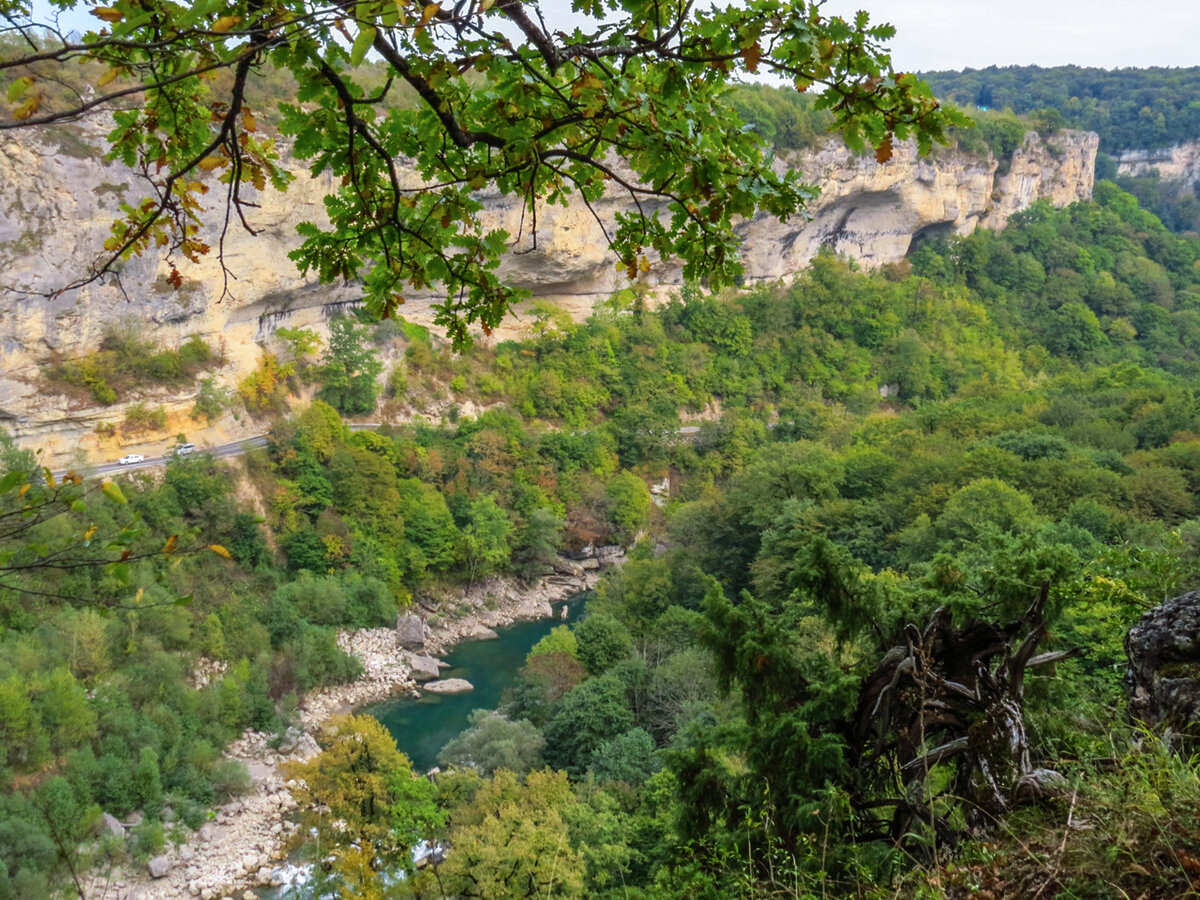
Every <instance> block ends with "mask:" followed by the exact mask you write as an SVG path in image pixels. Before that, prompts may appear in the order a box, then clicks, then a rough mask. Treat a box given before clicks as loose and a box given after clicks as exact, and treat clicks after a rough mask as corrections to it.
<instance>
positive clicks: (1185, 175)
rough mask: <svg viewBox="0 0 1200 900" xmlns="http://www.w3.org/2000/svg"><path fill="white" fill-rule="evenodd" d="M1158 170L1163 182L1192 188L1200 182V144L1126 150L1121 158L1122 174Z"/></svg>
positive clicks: (1140, 173) (1120, 169)
mask: <svg viewBox="0 0 1200 900" xmlns="http://www.w3.org/2000/svg"><path fill="white" fill-rule="evenodd" d="M1151 171H1157V172H1158V174H1159V176H1160V177H1161V178H1162V179H1163V181H1169V182H1176V183H1178V184H1180V185H1182V186H1191V185H1193V184H1196V183H1198V182H1200V141H1191V142H1189V143H1186V144H1176V145H1175V146H1174V147H1162V148H1159V149H1157V150H1126V151H1125V152H1124V153H1122V154H1120V155H1119V156H1118V157H1117V172H1118V173H1120V174H1121V175H1146V174H1148V173H1149V172H1151Z"/></svg>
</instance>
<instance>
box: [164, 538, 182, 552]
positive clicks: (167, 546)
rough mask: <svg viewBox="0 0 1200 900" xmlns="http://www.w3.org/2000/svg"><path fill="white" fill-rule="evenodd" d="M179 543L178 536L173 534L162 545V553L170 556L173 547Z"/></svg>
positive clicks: (173, 550) (173, 549)
mask: <svg viewBox="0 0 1200 900" xmlns="http://www.w3.org/2000/svg"><path fill="white" fill-rule="evenodd" d="M177 543H179V535H176V534H173V535H171V536H170V537H169V538H167V542H166V543H165V544H163V548H162V552H163V553H165V554H167V555H168V556H170V555H171V554H172V553H174V552H175V545H176V544H177Z"/></svg>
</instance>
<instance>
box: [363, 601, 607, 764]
mask: <svg viewBox="0 0 1200 900" xmlns="http://www.w3.org/2000/svg"><path fill="white" fill-rule="evenodd" d="M586 596H587V595H586V594H576V595H575V596H574V597H572V598H571V599H570V600H569V601H567V603H568V607H567V609H568V613H567V620H566V621H568V622H573V621H574V620H575V619H576V618H577V617H578V616H579V614H580V613H581V612H582V611H583V605H584V601H585V599H586ZM561 624H563V620H562V619H558V618H553V619H537V620H535V621H533V622H517V623H515V624H513V625H509V626H508V627H507V628H501V629H498V630H497V633H498V634H499V637H497V638H494V639H492V640H486V641H462V642H460V643H458V644H456V645H455V646H454V648H453V649H452V650H451V651H450V653H449V654H448V655H447V656H446V662H448V663H449V664H450V668H449V669H443V670H442V677H443V678H465V679H467V681H469V682H471V684H473V685H475V690H473V691H468V692H467V693H465V694H440V695H439V694H424V695H422V697H421V698H420V699H419V700H414V699H412V698H411V697H400V698H397V699H395V700H387V701H384V702H383V703H376V704H373V705H371V706H366V707H363V708H362V709H360V710H358V712H360V713H366V714H367V715H371V716H374V717H375V718H377V719H378V720H379V721H380V722H382V723H383V725H384V727H385V728H387V730H388V731H389V732H391V734H392V737H394V738H395V739H396V745H397V746H398V747H399V748H400V749H401V750H402V751H403V752H404V753H406V754H408V756H409V758H410V759H411V760H412V763H413V768H414V769H416V770H417V771H418V772H425V771H428V770H429V769H432V768H433V767H434V766H436V765H437V764H438V763H437V755H438V753H439V752H441V749H442V748H443V747H444V746H446V744H447V743H449V741H450V740H452V739H453V738H455V737H457V736H458V734H459V733H460V732H461V731H462V730H463V729H464V728H466V727H467V724H468V722H467V719H468V717H469V716H470V715H471V711H472V710H476V709H495V708H496V707H497V706H499V705H500V699H501V697H502V696H503V694H504V691H505V689H506V688H508V687H509V685H511V684H512V683H513V679H514V678H515V677H516V674H517V670H518V669H520V668H521V666H522V665H523V664H524V663H525V655H526V654H527V653H528V652H529V649H530V648H531V647H532V646H533V645H534V644H536V643H537V642H538V641H540V640H541V639H542V638H543V637H545V636H546V635H547V634H549V633H550V629H552V628H554V627H555V626H556V625H561Z"/></svg>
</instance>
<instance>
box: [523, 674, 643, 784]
mask: <svg viewBox="0 0 1200 900" xmlns="http://www.w3.org/2000/svg"><path fill="white" fill-rule="evenodd" d="M631 727H633V713H632V712H630V711H629V704H628V702H627V701H626V699H625V688H624V686H623V685H622V684H621V682H620V681H618V680H617V679H616V678H615V677H614V676H612V675H606V676H604V677H603V678H591V679H589V680H587V681H585V682H584V683H583V684H581V685H579V686H578V687H576V688H573V689H572V690H571V691H570V692H568V693H567V694H566V695H565V696H564V697H563V699H562V703H561V705H560V707H559V710H558V712H557V713H556V714H555V715H554V718H552V719H551V720H550V722H549V723H548V724H547V725H546V731H545V734H546V749H545V756H546V762H548V763H549V764H550V765H552V766H554V767H555V768H559V769H566V770H567V772H569V773H570V774H572V775H574V776H581V775H583V773H584V772H585V771H587V767H588V763H589V762H591V758H592V754H593V753H594V752H596V750H597V749H599V747H600V745H601V744H603V743H604V742H605V741H607V740H610V739H612V738H614V737H616V736H617V735H619V734H623V733H624V732H626V731H628V730H629V729H630V728H631Z"/></svg>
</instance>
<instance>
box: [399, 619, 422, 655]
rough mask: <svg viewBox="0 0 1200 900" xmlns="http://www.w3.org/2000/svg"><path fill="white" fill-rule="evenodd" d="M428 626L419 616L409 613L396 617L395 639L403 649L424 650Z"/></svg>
mask: <svg viewBox="0 0 1200 900" xmlns="http://www.w3.org/2000/svg"><path fill="white" fill-rule="evenodd" d="M429 634H430V628H429V626H428V625H426V624H425V622H424V620H423V619H422V618H421V617H420V616H414V615H412V614H411V613H410V614H409V615H406V616H400V617H398V618H397V619H396V641H397V643H399V644H400V646H401V647H402V648H403V649H405V650H424V649H425V641H426V640H428V639H429Z"/></svg>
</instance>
